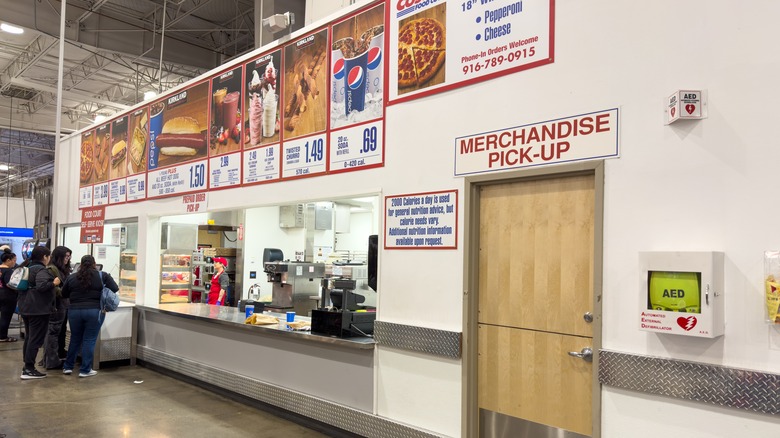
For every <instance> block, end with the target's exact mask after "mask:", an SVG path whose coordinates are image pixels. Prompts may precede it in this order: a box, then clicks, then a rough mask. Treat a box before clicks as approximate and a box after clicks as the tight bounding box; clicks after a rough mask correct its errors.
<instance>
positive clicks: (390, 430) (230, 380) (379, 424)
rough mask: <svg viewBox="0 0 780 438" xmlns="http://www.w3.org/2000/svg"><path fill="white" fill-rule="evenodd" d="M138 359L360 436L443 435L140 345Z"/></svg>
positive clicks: (414, 437)
mask: <svg viewBox="0 0 780 438" xmlns="http://www.w3.org/2000/svg"><path fill="white" fill-rule="evenodd" d="M138 359H141V360H143V361H145V362H148V363H150V364H153V365H157V366H159V367H163V368H166V369H168V370H171V371H174V372H177V373H179V374H182V375H186V376H187V377H190V378H193V379H197V380H200V381H202V382H205V383H208V384H211V385H214V386H217V387H220V388H222V389H226V390H228V391H232V392H234V393H236V394H240V395H243V396H246V397H249V398H252V399H255V400H258V401H261V402H263V403H268V404H271V405H274V406H277V407H280V408H282V409H286V410H288V411H290V412H294V413H296V414H299V415H303V416H305V417H308V418H311V419H314V420H317V421H321V422H323V423H326V424H330V425H332V426H336V427H338V428H340V429H344V430H347V431H349V432H352V433H356V434H358V435H361V436H366V437H369V436H370V437H377V438H436V437H438V438H441V437H443V435H436V434H434V433H432V432H428V431H423V430H419V429H415V428H413V427H410V426H407V425H404V424H400V423H396V422H394V421H391V420H388V419H386V418H382V417H379V416H377V415H373V414H372V413H370V412H363V411H359V410H356V409H352V408H349V407H346V406H342V405H339V404H336V403H333V402H329V401H327V400H322V399H320V398H316V397H312V396H309V395H306V394H302V393H299V392H296V391H291V390H289V389H286V388H282V387H279V386H275V385H272V384H269V383H266V382H262V381H260V380H256V379H252V378H249V377H246V376H241V375H238V374H234V373H231V372H230V371H228V370H222V369H218V368H215V367H212V366H209V365H204V364H200V363H197V362H194V361H191V360H188V359H183V358H180V357H176V356H173V355H171V354H168V353H165V352H162V351H159V350H155V349H152V348H148V347H144V346H141V345H139V346H138Z"/></svg>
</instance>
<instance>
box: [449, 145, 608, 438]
mask: <svg viewBox="0 0 780 438" xmlns="http://www.w3.org/2000/svg"><path fill="white" fill-rule="evenodd" d="M583 174H589V175H593V177H594V210H593V216H594V217H593V225H594V229H593V347H592V348H593V376H592V388H593V389H592V394H591V397H592V403H593V407H592V412H591V416H592V423H593V435H592V436H593V438H600V437H601V385H600V384H599V378H598V368H599V351H600V350H601V334H602V309H601V303H602V299H601V296H602V293H603V291H602V286H603V285H602V280H603V279H602V274H603V263H604V257H603V254H604V160H594V161H584V162H580V163H574V164H562V165H554V166H549V167H544V166H542V167H534V168H528V169H521V170H515V171H508V172H500V173H489V174H482V175H474V176H469V177H466V178H465V181H464V194H465V196H464V199H463V202H464V215H465V216H466V217H465V223H466V224H467V225H466V226H465V227H464V228H463V234H464V235H463V245H464V248H463V255H464V260H463V284H464V286H465V288H464V291H463V294H464V300H463V347H462V348H463V355H462V361H463V366H462V372H463V377H462V378H463V385H462V388H463V391H462V400H463V403H462V405H463V408H462V415H461V418H462V421H461V422H462V425H461V426H462V427H461V428H462V432H463V433H462V436H464V437H467V436H468V437H477V436H479V405H478V402H479V400H478V391H477V376H478V374H477V359H478V358H477V354H478V351H477V350H478V349H477V347H478V345H477V340H478V339H479V336H478V334H477V326H478V321H479V320H478V316H477V310H478V309H479V293H478V292H479V284H478V281H479V278H478V272H477V271H478V269H479V250H478V249H479V220H480V217H479V201H480V199H479V191H480V188H481V187H483V186H486V185H491V184H497V183H507V182H515V181H517V182H520V181H531V180H539V179H547V178H559V177H567V176H575V175H583Z"/></svg>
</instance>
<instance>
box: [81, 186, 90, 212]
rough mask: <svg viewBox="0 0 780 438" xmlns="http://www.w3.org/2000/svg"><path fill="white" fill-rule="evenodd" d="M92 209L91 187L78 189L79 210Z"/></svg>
mask: <svg viewBox="0 0 780 438" xmlns="http://www.w3.org/2000/svg"><path fill="white" fill-rule="evenodd" d="M86 207H92V186H88V187H79V208H86Z"/></svg>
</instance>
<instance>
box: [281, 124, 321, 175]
mask: <svg viewBox="0 0 780 438" xmlns="http://www.w3.org/2000/svg"><path fill="white" fill-rule="evenodd" d="M326 156H327V150H326V146H325V134H319V135H315V136H312V137H306V138H296V139H295V140H292V141H289V142H286V143H285V144H284V150H283V156H282V177H283V178H294V177H299V176H308V175H316V174H318V173H325V157H326Z"/></svg>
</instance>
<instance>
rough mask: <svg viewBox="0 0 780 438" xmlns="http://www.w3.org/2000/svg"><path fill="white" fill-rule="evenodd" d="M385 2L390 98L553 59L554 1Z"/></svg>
mask: <svg viewBox="0 0 780 438" xmlns="http://www.w3.org/2000/svg"><path fill="white" fill-rule="evenodd" d="M389 4H390V7H391V10H390V11H389V15H390V27H389V31H390V34H391V37H390V48H389V53H397V54H398V57H391V58H389V62H390V72H397V75H391V78H390V79H391V80H390V81H389V87H390V96H389V97H390V101H391V102H392V103H395V102H402V101H406V100H410V99H413V98H415V97H420V96H424V95H429V94H432V93H438V92H441V91H446V90H450V89H453V88H457V87H462V86H464V85H467V84H469V83H473V82H479V81H483V80H487V79H490V78H493V77H496V76H500V75H504V74H508V73H512V72H516V71H519V70H525V69H529V68H533V67H537V66H540V65H544V64H548V63H551V62H553V45H554V44H553V43H554V41H553V15H554V14H553V13H554V0H465V1H463V0H459V1H446V0H397V1H392V2H389Z"/></svg>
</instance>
